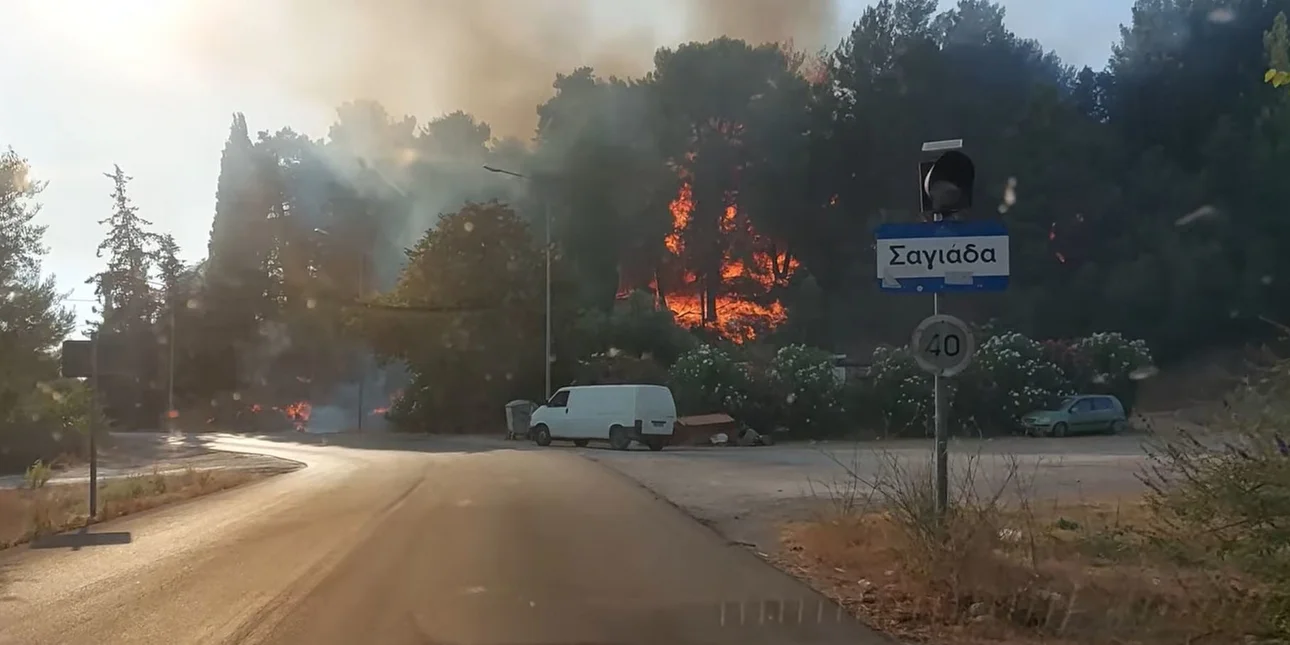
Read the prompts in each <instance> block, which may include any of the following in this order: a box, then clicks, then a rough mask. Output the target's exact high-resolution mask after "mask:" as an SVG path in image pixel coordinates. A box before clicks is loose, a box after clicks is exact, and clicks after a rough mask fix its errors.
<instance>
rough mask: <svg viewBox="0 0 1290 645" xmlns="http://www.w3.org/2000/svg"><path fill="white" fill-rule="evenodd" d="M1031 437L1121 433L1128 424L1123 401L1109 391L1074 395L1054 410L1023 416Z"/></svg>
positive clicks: (1028, 434) (1024, 427)
mask: <svg viewBox="0 0 1290 645" xmlns="http://www.w3.org/2000/svg"><path fill="white" fill-rule="evenodd" d="M1021 427H1022V429H1023V430H1024V431H1025V433H1026V436H1029V437H1065V436H1067V435H1072V434H1092V433H1108V432H1109V433H1112V434H1115V433H1119V432H1123V431H1124V430H1126V429H1127V428H1128V427H1129V419H1128V415H1126V414H1125V412H1124V405H1123V404H1121V403H1120V400H1119V399H1117V398H1115V397H1113V396H1111V395H1109V394H1088V395H1081V396H1071V397H1067V398H1065V399H1063V400H1062V402H1061V403H1060V404H1058V405H1057V407H1055V408H1054V409H1052V410H1038V411H1035V412H1030V413H1027V414H1025V415H1024V416H1022V417H1021Z"/></svg>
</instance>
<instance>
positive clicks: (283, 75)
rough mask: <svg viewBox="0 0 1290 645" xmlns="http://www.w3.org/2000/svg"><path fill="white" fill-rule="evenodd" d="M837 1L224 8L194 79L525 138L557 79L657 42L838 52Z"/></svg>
mask: <svg viewBox="0 0 1290 645" xmlns="http://www.w3.org/2000/svg"><path fill="white" fill-rule="evenodd" d="M836 1H837V0H661V1H657V2H653V3H637V2H627V1H626V0H621V1H615V0H526V1H517V0H328V1H327V2H319V1H317V0H276V1H274V2H252V0H226V1H225V2H221V3H218V4H216V3H213V2H212V3H210V4H209V5H207V6H208V8H207V9H206V10H204V11H202V12H200V15H197V14H193V15H191V16H190V20H191V24H190V25H188V29H187V30H186V31H187V32H188V36H189V37H188V38H186V41H187V43H188V47H189V48H190V49H191V52H190V53H191V54H193V56H194V61H195V62H196V64H197V66H198V72H199V73H200V74H216V75H219V76H227V77H231V78H235V79H237V81H238V82H242V83H249V84H254V85H259V86H263V87H271V88H273V89H274V90H277V91H286V92H288V93H290V94H293V95H295V96H296V97H298V98H303V99H305V100H308V101H312V102H316V103H319V104H323V105H327V106H328V107H330V106H334V105H337V104H339V103H341V102H344V101H348V100H352V99H355V98H371V99H375V100H378V101H381V102H382V103H384V104H386V105H387V106H389V107H390V109H391V112H393V113H394V114H404V113H411V114H416V115H418V116H420V117H422V118H423V119H424V118H429V117H433V116H435V115H438V114H442V113H446V112H449V111H452V110H457V109H461V110H466V111H467V112H470V113H472V114H474V115H476V116H477V117H479V118H481V119H483V120H484V121H486V122H488V123H489V124H490V125H491V126H493V131H494V133H495V134H498V135H518V136H521V137H523V138H528V136H529V135H530V134H531V133H532V130H533V127H534V124H535V123H536V120H537V117H536V113H535V111H534V108H535V106H536V105H537V104H538V103H541V102H542V101H544V100H545V99H546V98H547V97H549V96H550V95H551V93H552V89H551V82H552V81H553V80H554V78H555V74H556V73H557V72H569V71H571V70H573V69H574V68H576V67H579V66H591V67H594V68H595V69H596V70H597V72H598V73H599V74H601V75H604V76H608V75H611V74H613V75H619V76H627V75H639V74H642V73H644V72H646V71H648V70H649V69H650V67H651V65H652V62H653V54H654V51H655V50H656V49H657V48H658V47H660V46H670V45H675V44H676V43H678V42H682V41H686V40H706V39H709V38H713V37H717V36H721V35H729V36H732V37H736V38H744V39H747V40H749V41H753V42H767V41H792V42H793V43H794V45H795V46H796V47H798V48H803V49H815V48H819V47H821V46H825V45H827V44H830V43H829V41H830V39H831V38H832V37H833V35H834V34H835V33H837V32H839V31H840V29H839V27H840V25H838V23H837V17H838V16H837V9H836V7H835V3H836Z"/></svg>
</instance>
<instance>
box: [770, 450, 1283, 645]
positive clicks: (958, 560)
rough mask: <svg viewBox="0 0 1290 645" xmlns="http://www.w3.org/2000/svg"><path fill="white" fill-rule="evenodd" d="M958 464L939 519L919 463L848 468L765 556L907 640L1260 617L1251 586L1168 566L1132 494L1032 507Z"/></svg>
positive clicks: (1054, 636)
mask: <svg viewBox="0 0 1290 645" xmlns="http://www.w3.org/2000/svg"><path fill="white" fill-rule="evenodd" d="M960 470H966V471H967V472H965V473H962V474H961V480H960V481H957V482H955V484H954V489H953V499H952V500H951V502H952V503H951V512H950V514H949V515H948V516H947V518H946V520H945V521H944V523H941V522H938V521H937V519H936V517H935V515H934V514H933V513H932V512H931V500H932V486H931V477H930V469H929V468H927V467H926V466H925V465H921V464H920V465H918V466H917V467H911V466H909V465H908V464H904V463H901V462H900V461H899V460H897V459H896V458H894V457H891V458H890V459H888V460H887V464H886V472H884V473H882V475H881V476H879V477H875V478H868V479H866V478H863V477H860V476H858V475H855V474H854V472H853V473H852V475H853V477H852V481H851V483H850V484H848V485H844V486H841V487H839V486H833V487H831V488H829V490H828V493H827V494H828V495H829V499H830V500H831V501H832V502H833V503H834V504H833V508H834V511H833V512H832V513H831V514H829V516H827V517H821V518H820V519H818V520H817V521H812V522H804V523H797V524H793V525H789V526H787V527H785V530H784V534H783V542H784V547H785V548H784V549H783V551H782V552H781V553H780V554H779V555H778V556H776V557H777V558H778V563H779V564H780V565H781V566H782V567H783V568H785V569H787V570H789V571H790V572H792V573H794V574H795V575H797V576H799V577H801V578H803V579H805V580H807V581H808V582H809V583H811V584H812V585H813V586H815V587H816V588H817V589H819V590H820V591H821V592H823V593H825V594H826V595H828V596H829V597H831V598H833V599H834V600H836V601H838V602H839V603H841V604H842V605H843V606H844V607H846V608H847V609H849V610H851V611H852V612H853V613H855V614H856V615H858V616H859V617H860V618H862V619H864V620H865V621H866V622H868V623H869V624H871V625H873V626H874V627H875V628H878V629H881V630H883V631H885V632H887V633H889V634H891V635H893V636H895V637H897V638H900V639H902V640H905V641H909V642H930V643H941V644H946V645H957V644H968V643H1018V644H1019V643H1090V644H1091V643H1098V644H1101V643H1143V644H1155V643H1160V644H1162V645H1163V644H1164V643H1170V644H1174V643H1194V644H1201V643H1215V644H1218V643H1222V644H1223V645H1228V644H1230V643H1239V642H1242V641H1243V639H1245V637H1246V636H1247V635H1248V634H1247V632H1248V630H1249V629H1251V628H1252V626H1253V625H1255V624H1258V623H1259V622H1261V621H1260V620H1259V616H1258V615H1256V614H1255V613H1254V612H1262V611H1263V610H1264V609H1266V608H1265V607H1263V606H1261V604H1260V603H1261V602H1263V601H1262V599H1261V598H1260V596H1259V594H1258V593H1257V592H1256V590H1255V587H1254V586H1253V585H1251V584H1248V583H1247V582H1246V581H1244V580H1243V579H1242V578H1241V577H1240V576H1237V575H1235V574H1232V573H1228V572H1223V571H1216V570H1213V569H1197V568H1189V567H1187V566H1183V565H1181V564H1178V563H1177V561H1176V559H1172V558H1170V557H1169V553H1168V552H1167V551H1166V550H1165V549H1163V548H1161V545H1159V544H1157V543H1156V542H1155V541H1154V540H1152V539H1151V538H1149V537H1147V536H1148V535H1151V534H1152V533H1151V531H1150V530H1149V528H1150V526H1151V523H1152V522H1153V516H1152V513H1151V512H1150V509H1149V508H1148V507H1147V506H1145V505H1144V504H1142V503H1141V502H1140V501H1138V500H1133V501H1129V502H1118V501H1110V500H1089V501H1083V502H1081V503H1078V504H1057V503H1055V502H1049V503H1047V504H1044V505H1042V506H1041V505H1038V504H1037V503H1036V502H1035V500H1034V498H1033V497H1032V496H1030V495H1029V492H1028V491H1029V490H1030V487H1029V486H1028V482H1027V481H1026V478H1025V477H1023V476H1022V473H1019V472H1018V471H1017V468H1016V467H1015V464H1014V465H1013V467H1012V469H1011V471H1010V472H1009V473H1008V475H1007V476H1005V477H1003V481H999V482H994V483H992V484H990V485H982V482H980V481H979V477H978V476H977V475H978V473H977V472H976V469H975V468H972V467H970V468H967V469H960Z"/></svg>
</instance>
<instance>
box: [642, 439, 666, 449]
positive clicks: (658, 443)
mask: <svg viewBox="0 0 1290 645" xmlns="http://www.w3.org/2000/svg"><path fill="white" fill-rule="evenodd" d="M645 445H646V446H649V449H650V450H653V451H654V452H658V451H660V450H662V449H663V446H665V445H667V443H666V442H664V441H663V437H646V439H645Z"/></svg>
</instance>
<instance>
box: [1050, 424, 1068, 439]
mask: <svg viewBox="0 0 1290 645" xmlns="http://www.w3.org/2000/svg"><path fill="white" fill-rule="evenodd" d="M1067 430H1068V428H1067V427H1066V424H1065V423H1054V424H1053V436H1054V437H1065V436H1066V431H1067Z"/></svg>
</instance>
